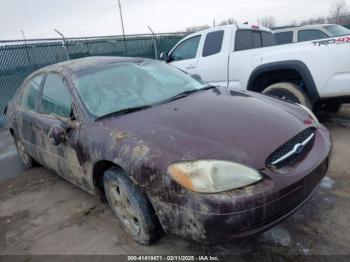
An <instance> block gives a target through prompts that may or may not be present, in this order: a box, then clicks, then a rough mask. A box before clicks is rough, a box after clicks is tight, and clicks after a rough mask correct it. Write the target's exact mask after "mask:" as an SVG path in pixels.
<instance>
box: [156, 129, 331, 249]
mask: <svg viewBox="0 0 350 262" xmlns="http://www.w3.org/2000/svg"><path fill="white" fill-rule="evenodd" d="M329 139H330V138H329V133H328V131H327V130H326V129H325V128H324V127H321V130H320V131H319V132H318V134H317V136H316V141H315V144H314V147H313V149H312V150H311V151H310V153H309V154H308V156H307V159H305V160H304V161H302V163H301V164H299V165H298V167H296V168H293V169H292V170H291V173H290V174H276V173H273V172H272V171H268V170H264V171H262V172H263V174H265V175H266V179H264V180H263V181H262V182H261V183H258V184H256V185H253V186H250V187H246V188H243V189H240V190H233V191H229V192H225V193H221V194H196V193H193V192H188V193H187V194H185V195H182V196H174V197H173V199H172V200H173V203H171V201H169V202H164V201H152V204H153V206H154V208H155V210H156V212H157V215H158V217H159V219H160V222H161V224H162V226H163V229H164V230H165V231H166V232H169V233H174V234H177V235H182V236H184V237H187V238H191V239H195V240H200V241H207V242H215V243H220V242H229V241H232V240H234V239H237V238H242V237H246V236H250V235H254V234H257V233H259V232H262V231H264V230H266V229H268V228H270V227H272V226H274V225H275V224H277V223H279V222H281V221H282V220H283V219H286V218H287V217H289V216H290V215H291V214H293V213H294V212H295V211H297V210H298V209H299V208H300V207H301V206H302V205H303V204H304V203H305V202H306V201H307V200H308V199H309V198H310V197H311V196H312V194H313V193H314V192H315V190H316V189H317V187H318V185H319V184H320V182H321V181H322V179H323V178H324V176H325V174H326V173H327V170H328V161H329V155H330V151H331V143H330V141H329ZM158 200H159V199H158Z"/></svg>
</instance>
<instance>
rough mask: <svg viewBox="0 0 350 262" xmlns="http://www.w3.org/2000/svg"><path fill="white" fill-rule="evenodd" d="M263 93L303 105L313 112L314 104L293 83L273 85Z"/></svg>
mask: <svg viewBox="0 0 350 262" xmlns="http://www.w3.org/2000/svg"><path fill="white" fill-rule="evenodd" d="M262 93H263V94H266V95H271V96H276V97H279V98H281V99H283V100H287V101H291V102H294V103H298V104H301V105H303V106H306V107H307V108H309V109H311V110H312V104H311V102H310V99H309V97H308V95H307V94H306V93H305V92H304V91H303V90H301V89H300V88H299V87H298V86H297V85H295V84H293V83H288V82H281V83H277V84H273V85H271V86H268V87H267V88H266V89H265V90H264V91H263V92H262Z"/></svg>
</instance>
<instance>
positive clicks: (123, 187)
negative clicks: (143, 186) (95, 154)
mask: <svg viewBox="0 0 350 262" xmlns="http://www.w3.org/2000/svg"><path fill="white" fill-rule="evenodd" d="M103 184H104V189H105V192H106V197H107V200H108V203H109V205H110V207H111V208H112V210H113V211H114V213H115V214H116V215H117V217H118V218H119V220H120V222H121V224H122V227H123V229H124V230H125V231H126V232H127V233H128V234H129V235H130V236H131V237H132V238H133V239H134V240H135V241H136V242H138V243H140V244H143V245H150V244H152V243H153V242H155V241H157V240H158V239H159V237H160V236H161V232H162V228H161V226H160V223H159V221H158V218H157V215H156V214H155V212H154V209H153V207H152V206H151V203H150V202H149V200H148V198H147V196H146V195H145V194H144V193H143V192H142V191H141V190H140V189H139V188H138V186H137V185H135V184H134V183H133V182H132V181H131V180H130V179H129V178H128V177H127V176H126V175H125V173H123V172H121V171H120V170H118V169H117V168H111V169H109V170H107V171H106V173H105V174H104V177H103Z"/></svg>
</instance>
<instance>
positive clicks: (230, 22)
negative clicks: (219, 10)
mask: <svg viewBox="0 0 350 262" xmlns="http://www.w3.org/2000/svg"><path fill="white" fill-rule="evenodd" d="M236 24H238V22H237V20H236V19H234V18H229V19H227V20H224V21H222V22H221V23H220V24H219V25H236Z"/></svg>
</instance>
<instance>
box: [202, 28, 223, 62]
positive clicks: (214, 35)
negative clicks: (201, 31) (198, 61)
mask: <svg viewBox="0 0 350 262" xmlns="http://www.w3.org/2000/svg"><path fill="white" fill-rule="evenodd" d="M223 39H224V31H223V30H221V31H216V32H211V33H208V34H207V37H206V38H205V42H204V47H203V54H202V56H203V57H206V56H211V55H215V54H217V53H220V51H221V47H222V41H223Z"/></svg>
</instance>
